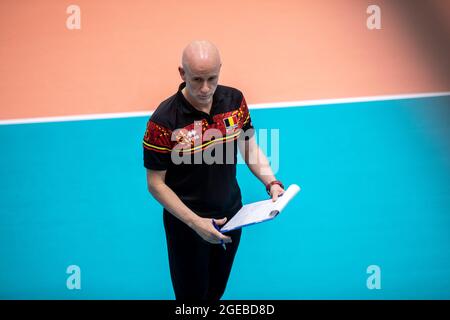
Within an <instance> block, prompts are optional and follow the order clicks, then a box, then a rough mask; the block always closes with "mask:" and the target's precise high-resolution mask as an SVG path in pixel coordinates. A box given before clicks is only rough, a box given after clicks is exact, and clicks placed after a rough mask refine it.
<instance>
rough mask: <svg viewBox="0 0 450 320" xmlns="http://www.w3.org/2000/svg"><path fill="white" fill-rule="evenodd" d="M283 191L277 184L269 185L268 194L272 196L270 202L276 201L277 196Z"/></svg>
mask: <svg viewBox="0 0 450 320" xmlns="http://www.w3.org/2000/svg"><path fill="white" fill-rule="evenodd" d="M283 193H284V189H283V188H282V187H281V186H280V185H278V184H273V185H272V186H271V187H270V196H271V197H272V202H275V201H277V199H278V197H279V196H281V195H282V194H283Z"/></svg>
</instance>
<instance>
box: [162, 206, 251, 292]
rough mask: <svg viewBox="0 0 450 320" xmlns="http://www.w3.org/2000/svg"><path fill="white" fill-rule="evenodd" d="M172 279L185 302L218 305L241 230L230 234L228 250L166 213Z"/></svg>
mask: <svg viewBox="0 0 450 320" xmlns="http://www.w3.org/2000/svg"><path fill="white" fill-rule="evenodd" d="M164 228H165V231H166V240H167V248H168V256H169V266H170V276H171V279H172V284H173V288H174V291H175V297H176V299H177V300H182V301H217V300H219V299H220V298H221V297H222V295H223V293H224V292H225V289H226V285H227V282H228V278H229V276H230V273H231V270H232V265H233V261H234V258H235V255H236V251H237V249H238V246H239V242H240V238H241V232H242V230H241V229H238V230H234V231H231V232H229V233H227V235H228V236H230V237H231V239H232V242H231V243H227V245H226V250H224V249H223V247H222V246H221V245H219V244H211V243H209V242H207V241H205V240H203V239H202V238H201V237H200V236H199V235H197V233H196V232H195V231H194V230H193V229H191V228H190V227H188V226H187V225H186V224H185V223H183V222H182V221H180V220H178V218H176V217H175V216H173V215H172V214H171V213H169V212H168V211H166V210H164Z"/></svg>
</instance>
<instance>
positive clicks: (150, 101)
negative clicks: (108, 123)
mask: <svg viewBox="0 0 450 320" xmlns="http://www.w3.org/2000/svg"><path fill="white" fill-rule="evenodd" d="M70 4H77V5H78V6H80V8H81V30H68V29H67V28H66V18H67V16H68V14H67V13H66V8H67V7H68V6H69V5H70ZM370 4H377V5H379V6H380V7H381V10H382V11H381V15H382V16H381V19H382V30H373V31H370V30H368V29H367V27H366V19H367V17H368V14H367V13H366V8H367V6H368V5H370ZM0 15H1V17H0V119H12V118H25V117H38V116H57V115H71V114H85V113H105V112H127V111H142V110H151V109H154V108H155V107H156V106H157V105H158V103H159V102H160V101H161V100H162V99H164V98H166V97H167V96H169V95H171V94H172V93H173V92H174V91H175V90H176V87H177V85H178V83H179V82H180V79H179V76H178V73H177V66H178V63H179V58H180V54H181V50H182V49H183V47H184V46H185V45H186V44H187V43H188V42H189V41H191V40H194V39H209V40H211V41H213V42H214V43H216V45H217V46H218V47H219V49H220V50H221V53H222V60H223V68H222V74H221V82H222V83H223V84H228V85H233V86H236V87H239V88H240V89H241V90H243V91H244V93H245V94H246V96H247V101H248V102H249V103H250V104H253V103H263V102H278V101H292V100H303V99H321V98H339V97H354V96H366V95H381V94H398V93H416V92H434V91H449V90H450V80H449V74H450V70H449V61H448V60H449V59H448V57H450V50H449V44H448V43H449V41H448V39H449V38H450V37H449V35H450V34H449V31H450V23H449V21H450V1H446V0H442V1H437V0H436V1H421V0H419V1H410V0H403V1H400V0H391V1H364V0H355V1H350V0H347V1H344V0H341V1H334V0H333V1H332V0H328V1H324V0H319V1H299V0H278V1H277V0H247V1H246V0H241V1H237V0H228V1H223V0H222V1H215V0H209V1H199V0H197V1H195V0H190V1H173V0H164V1H151V0H147V1H144V0H133V1H125V0H114V1H112V0H75V1H62V0H39V1H37V0H33V1H32V0H1V1H0Z"/></svg>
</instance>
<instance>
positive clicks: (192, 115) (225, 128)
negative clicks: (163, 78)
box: [144, 83, 253, 218]
mask: <svg viewBox="0 0 450 320" xmlns="http://www.w3.org/2000/svg"><path fill="white" fill-rule="evenodd" d="M184 86H185V83H182V84H181V85H180V86H179V89H178V92H177V93H176V94H174V95H173V96H171V97H170V98H168V99H167V100H165V101H164V102H162V103H161V104H160V106H159V107H158V108H157V109H156V110H155V112H154V113H153V114H152V116H151V118H150V119H149V121H148V124H147V130H146V133H145V136H144V166H145V167H146V168H147V169H151V170H167V172H166V181H165V182H166V184H167V185H168V186H169V187H170V188H171V189H172V190H173V191H174V192H175V193H176V194H177V195H178V197H179V198H180V199H181V201H183V203H184V204H186V206H188V207H189V208H190V209H191V210H193V211H194V212H195V213H197V214H198V215H199V216H202V217H214V218H221V217H223V216H231V215H233V214H234V213H236V212H237V211H238V210H239V209H240V208H241V207H242V200H241V191H240V188H239V185H238V183H237V180H236V163H237V152H238V147H237V140H236V139H242V138H243V137H244V133H253V126H252V122H251V117H250V112H249V111H248V107H247V104H246V102H245V98H244V96H243V94H242V92H240V91H239V90H237V89H234V88H231V87H226V86H221V85H219V86H218V87H217V89H216V91H215V93H214V96H213V103H212V107H211V111H210V114H209V115H208V114H207V113H205V112H201V111H198V110H197V109H195V108H194V107H193V106H192V105H191V104H190V103H189V102H188V101H187V100H186V99H185V97H184V96H183V94H182V92H181V90H182V89H183V88H184ZM195 121H201V123H202V125H201V126H200V128H204V129H210V128H214V129H217V130H219V131H221V133H222V134H223V136H224V137H225V136H226V137H233V135H235V132H237V131H239V130H242V134H241V135H239V136H238V138H235V139H234V140H231V139H229V140H225V142H223V143H217V144H211V146H208V147H206V149H204V150H203V151H202V150H201V149H200V151H198V152H192V153H191V154H190V159H191V163H190V164H186V163H183V164H175V163H173V161H172V158H171V151H173V150H174V148H176V144H177V143H178V141H177V140H176V139H175V138H177V137H178V136H177V135H176V132H177V130H179V129H186V132H188V131H190V130H192V128H193V127H194V122H195ZM233 123H234V127H233V126H232V124H233ZM197 128H198V126H197ZM251 129H252V130H251ZM249 136H251V134H250V135H249ZM200 140H201V139H200ZM212 140H214V138H212V139H211V141H212ZM219 140H220V139H218V140H217V141H219ZM208 141H210V140H208V139H207V140H206V141H203V142H201V144H202V145H204V144H205V143H206V142H208ZM231 144H232V145H231ZM227 150H232V151H231V152H227ZM220 151H222V153H218V154H217V155H220V154H221V155H222V156H221V157H220V159H223V160H222V163H213V164H207V163H205V162H204V161H203V160H201V159H202V157H203V155H204V153H205V152H210V153H211V154H212V155H216V152H220ZM195 157H197V159H200V162H201V163H200V164H197V163H194V160H195ZM227 157H228V159H232V161H231V162H232V163H226V161H225V160H226V159H227Z"/></svg>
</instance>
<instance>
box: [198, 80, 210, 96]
mask: <svg viewBox="0 0 450 320" xmlns="http://www.w3.org/2000/svg"><path fill="white" fill-rule="evenodd" d="M200 90H201V91H202V92H204V93H208V92H209V87H208V82H206V81H205V82H203V84H202V88H201V89H200Z"/></svg>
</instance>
